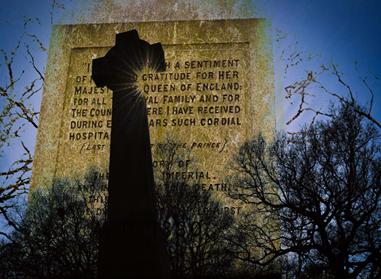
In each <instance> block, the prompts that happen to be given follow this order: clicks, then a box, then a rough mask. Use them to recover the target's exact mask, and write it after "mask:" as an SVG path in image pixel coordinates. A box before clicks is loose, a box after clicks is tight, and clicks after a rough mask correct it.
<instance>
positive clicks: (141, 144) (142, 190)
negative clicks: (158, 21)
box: [92, 30, 169, 278]
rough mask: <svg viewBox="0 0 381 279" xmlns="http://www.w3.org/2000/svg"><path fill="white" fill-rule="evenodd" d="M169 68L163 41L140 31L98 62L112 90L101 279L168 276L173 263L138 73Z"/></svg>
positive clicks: (101, 80) (124, 36)
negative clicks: (160, 220) (157, 192)
mask: <svg viewBox="0 0 381 279" xmlns="http://www.w3.org/2000/svg"><path fill="white" fill-rule="evenodd" d="M147 68H150V70H151V71H155V72H161V71H164V70H165V60H164V52H163V49H162V46H161V44H160V43H157V44H153V45H150V44H149V43H147V42H146V41H143V40H140V39H139V36H138V32H137V31H136V30H132V31H128V32H125V33H120V34H117V35H116V44H115V46H114V47H112V48H111V49H110V50H109V52H108V53H107V54H106V55H105V56H104V57H103V58H98V59H94V60H93V66H92V78H93V80H94V82H95V83H96V85H97V86H98V87H100V86H107V87H108V88H109V89H111V90H113V97H112V122H111V123H112V124H111V147H110V169H109V173H110V176H109V198H108V213H107V214H108V215H107V222H106V224H105V226H104V227H103V229H102V230H101V241H100V250H99V265H98V278H166V277H168V276H169V264H168V260H167V257H166V247H165V240H164V237H163V235H162V233H161V228H160V227H159V225H158V223H157V212H156V205H155V192H154V178H153V170H152V158H151V147H150V137H149V129H148V120H147V109H146V104H145V100H144V96H143V94H145V93H143V92H141V91H140V90H139V88H138V87H137V79H138V76H139V73H140V72H142V71H145V70H147Z"/></svg>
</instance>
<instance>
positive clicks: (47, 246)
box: [0, 170, 107, 278]
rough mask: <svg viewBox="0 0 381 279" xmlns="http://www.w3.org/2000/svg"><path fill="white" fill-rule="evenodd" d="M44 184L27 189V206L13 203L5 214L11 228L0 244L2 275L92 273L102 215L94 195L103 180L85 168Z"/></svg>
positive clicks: (103, 189)
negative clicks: (74, 175) (79, 173)
mask: <svg viewBox="0 0 381 279" xmlns="http://www.w3.org/2000/svg"><path fill="white" fill-rule="evenodd" d="M50 186H51V187H46V188H39V189H37V190H35V191H33V192H31V194H30V197H29V202H28V207H26V205H25V206H21V207H18V210H16V208H15V207H14V208H13V209H14V211H13V212H14V214H12V215H11V214H9V219H10V220H11V221H12V222H13V223H14V225H13V227H14V231H13V232H12V233H11V234H9V238H8V240H7V241H5V240H3V242H2V243H1V245H0V259H1V260H0V270H1V271H0V272H1V273H0V275H1V277H2V278H95V277H96V270H97V261H98V244H99V233H100V228H101V226H102V225H103V223H104V221H105V216H106V215H105V214H104V211H99V208H100V205H99V204H98V203H94V196H97V197H99V196H103V197H104V193H107V184H106V181H104V180H103V179H100V178H99V176H97V172H96V171H95V170H90V171H89V172H88V173H87V174H86V175H85V176H84V177H83V178H72V179H67V178H66V179H56V180H54V181H53V182H52V185H50ZM101 206H102V207H103V206H104V205H103V204H102V205H101ZM106 206H107V205H106Z"/></svg>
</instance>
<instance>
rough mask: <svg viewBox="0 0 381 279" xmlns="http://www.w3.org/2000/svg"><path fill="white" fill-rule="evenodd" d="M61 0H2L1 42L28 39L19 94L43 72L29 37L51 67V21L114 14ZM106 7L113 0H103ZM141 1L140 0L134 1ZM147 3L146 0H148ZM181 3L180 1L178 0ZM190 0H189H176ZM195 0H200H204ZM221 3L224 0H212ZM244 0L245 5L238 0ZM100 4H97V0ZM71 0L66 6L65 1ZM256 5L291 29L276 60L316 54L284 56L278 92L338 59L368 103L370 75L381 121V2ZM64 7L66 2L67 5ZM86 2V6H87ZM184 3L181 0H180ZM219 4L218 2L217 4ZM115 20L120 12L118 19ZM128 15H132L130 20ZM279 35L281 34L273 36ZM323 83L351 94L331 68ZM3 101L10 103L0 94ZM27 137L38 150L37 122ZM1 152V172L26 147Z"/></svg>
mask: <svg viewBox="0 0 381 279" xmlns="http://www.w3.org/2000/svg"><path fill="white" fill-rule="evenodd" d="M115 1H116V2H118V3H119V4H120V5H121V7H123V8H125V9H126V10H127V9H128V8H129V7H130V4H131V3H132V2H129V1H121V0H115ZM55 2H56V4H57V5H56V6H55V7H54V9H52V3H53V0H43V1H26V0H13V1H2V2H0V18H1V25H0V28H1V29H0V32H1V41H0V49H3V50H5V51H6V52H7V53H10V52H11V50H12V49H13V48H14V47H15V46H16V45H17V42H18V41H19V40H20V39H21V41H22V43H21V45H20V48H19V49H18V52H17V55H16V56H15V62H14V74H15V76H19V75H20V74H21V71H22V69H25V71H26V72H25V73H24V75H23V76H22V79H21V81H20V82H19V84H18V85H19V86H18V87H16V88H15V93H17V92H22V90H23V88H24V86H26V85H28V83H30V81H31V80H33V79H34V78H36V77H37V74H36V72H35V71H34V70H33V68H32V67H31V64H30V63H29V60H28V57H26V58H25V57H24V55H25V49H26V47H25V45H24V44H23V43H24V42H25V43H27V44H30V49H31V51H32V52H33V53H34V55H35V62H36V66H37V67H38V68H39V69H42V70H43V69H44V67H45V64H46V58H47V57H46V51H45V50H43V49H42V48H41V44H40V43H42V45H43V47H44V48H48V45H49V36H50V30H51V21H52V20H53V23H57V22H61V23H62V22H63V23H71V24H75V23H78V22H80V23H85V22H101V21H102V19H104V18H109V19H110V18H111V19H112V16H110V15H107V14H105V13H107V11H106V10H102V9H100V11H101V12H100V14H99V16H97V17H96V18H91V17H84V16H83V15H84V14H86V12H87V11H86V10H89V11H95V9H94V6H95V5H96V4H97V5H99V3H101V1H95V0H94V1H86V0H83V1H69V0H68V1H58V0H57V1H55ZM103 2H104V3H103V4H105V5H106V6H107V5H108V3H111V2H112V1H103ZM135 2H139V1H135ZM140 2H147V0H141V1H140ZM172 2H176V1H174V0H173V1H172ZM177 2H184V1H177ZM189 2H192V3H193V2H194V3H196V4H197V3H199V2H200V0H193V1H189ZM209 2H210V3H214V4H215V5H216V6H218V3H220V2H222V1H217V0H209ZM227 2H229V1H227ZM236 2H238V4H237V6H240V4H239V1H236ZM94 3H96V4H94ZM61 4H64V5H65V6H64V8H65V9H62V8H60V6H59V5H61ZM254 4H255V6H256V8H257V10H256V11H255V13H256V14H259V16H260V17H267V18H270V19H271V21H272V24H273V29H274V31H275V30H281V32H282V34H287V37H286V39H284V40H282V44H279V43H277V42H276V41H274V45H275V49H276V51H275V52H274V53H275V54H276V56H278V57H276V58H275V60H277V59H278V58H279V55H280V54H281V52H282V50H286V52H287V51H289V50H290V49H291V50H292V49H294V50H295V51H297V52H298V51H305V54H304V58H305V57H306V56H308V55H309V54H312V56H313V57H314V58H313V59H312V60H311V61H307V60H306V59H304V60H303V61H302V62H301V63H300V64H298V66H297V67H293V68H292V69H289V70H288V71H287V73H285V72H284V68H285V65H286V64H285V63H286V62H287V61H286V62H282V61H281V62H280V64H279V67H278V69H277V70H278V71H280V75H279V77H281V83H280V84H281V86H280V87H279V88H278V90H279V93H280V94H283V93H284V90H283V87H285V86H287V85H290V84H293V82H295V81H297V80H300V79H301V78H302V77H303V76H305V75H306V72H307V71H316V70H317V69H319V67H320V66H321V65H327V66H329V65H330V64H332V63H333V64H335V65H338V68H337V69H338V70H339V72H341V73H342V76H343V80H344V81H345V82H347V83H349V84H350V85H351V86H352V88H353V92H354V93H355V96H356V97H357V98H358V100H359V101H361V102H362V103H363V104H365V103H366V102H367V101H369V100H370V96H371V95H370V93H369V92H368V91H367V90H366V87H365V86H364V84H363V83H362V81H361V80H360V79H359V78H358V77H359V76H361V77H363V78H364V77H367V79H366V80H367V82H368V83H369V85H370V86H371V88H372V89H373V92H374V94H375V103H374V108H373V113H374V117H375V118H376V119H378V120H379V121H381V92H380V89H381V85H380V81H379V80H377V79H375V78H374V77H373V75H375V76H377V77H379V78H381V16H380V15H381V1H374V0H361V1H360V0H308V1H306V0H304V1H299V0H272V1H271V0H269V1H265V0H262V1H255V3H254ZM61 7H62V6H61ZM84 7H86V10H85V9H84ZM176 7H177V5H176ZM217 9H218V7H217ZM171 12H172V13H173V14H176V13H177V12H178V11H177V10H176V8H175V7H173V10H172V11H171ZM23 17H25V18H27V19H28V18H31V21H29V22H28V24H27V31H28V34H29V35H32V36H29V35H26V34H24V35H23V36H22V33H23V25H24V21H23ZM114 20H115V19H114ZM125 20H128V18H127V19H125ZM33 35H36V36H37V37H38V38H39V40H40V41H36V40H35V38H34V37H33ZM274 38H275V39H276V36H274ZM355 61H357V62H358V64H357V67H358V69H359V71H358V72H357V71H355ZM3 62H4V60H3V57H2V56H0V63H3ZM6 76H7V71H6V69H4V67H3V66H2V67H1V69H0V78H1V79H0V86H2V87H3V86H4V85H5V84H6ZM319 80H320V81H321V83H322V84H324V86H326V87H327V88H329V89H330V90H332V91H334V92H337V93H339V94H344V95H345V94H346V91H345V90H346V89H345V88H344V87H343V86H342V85H340V84H339V83H338V81H337V78H335V76H334V75H332V73H331V72H330V71H327V72H326V73H325V74H324V75H321V76H320V77H319ZM311 93H312V94H314V95H315V98H314V100H315V101H312V100H311V102H310V104H311V105H312V106H313V107H315V108H322V107H327V106H328V105H329V101H332V100H334V99H332V98H330V97H329V96H327V95H325V94H324V92H322V91H321V90H319V88H318V87H314V88H311ZM283 97H284V95H283V96H282V95H279V94H278V95H277V98H278V99H277V102H278V103H283V106H284V108H285V115H284V116H283V115H278V117H280V118H282V119H279V120H280V121H283V123H285V122H286V121H287V120H288V119H290V118H291V117H292V115H293V114H294V113H295V109H296V107H297V106H295V104H297V103H298V102H297V101H298V100H297V99H296V100H294V102H293V105H291V104H290V102H288V101H287V100H284V98H283ZM40 101H41V93H40V95H36V96H35V97H34V98H33V99H32V100H30V103H31V106H33V107H35V108H36V110H38V109H39V104H40ZM0 104H1V105H2V104H3V100H1V102H0ZM311 117H312V115H311V114H308V113H307V114H306V117H303V118H300V119H299V121H296V122H295V123H294V124H293V125H291V126H290V127H287V129H290V130H296V129H298V128H299V127H300V125H302V124H303V123H304V122H306V121H309V120H310V119H311ZM23 137H24V140H25V141H26V142H27V144H28V147H29V148H30V149H31V150H33V148H34V141H35V137H36V131H35V129H34V128H32V127H26V129H25V133H24V134H23ZM3 155H4V156H3V158H0V171H3V170H5V168H6V167H8V166H9V164H10V163H11V162H13V161H14V160H15V159H17V158H19V157H20V155H22V150H21V149H20V145H19V142H18V139H16V140H15V144H14V146H13V147H12V148H8V149H6V150H5V152H4V153H3Z"/></svg>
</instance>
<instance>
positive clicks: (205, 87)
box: [31, 19, 276, 249]
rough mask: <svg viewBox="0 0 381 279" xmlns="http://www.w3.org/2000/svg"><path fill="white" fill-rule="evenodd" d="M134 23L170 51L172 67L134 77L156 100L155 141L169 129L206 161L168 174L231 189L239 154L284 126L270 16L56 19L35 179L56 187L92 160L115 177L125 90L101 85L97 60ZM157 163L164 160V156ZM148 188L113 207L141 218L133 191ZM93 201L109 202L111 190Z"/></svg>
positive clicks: (205, 187)
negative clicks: (229, 169) (116, 132)
mask: <svg viewBox="0 0 381 279" xmlns="http://www.w3.org/2000/svg"><path fill="white" fill-rule="evenodd" d="M130 30H137V31H138V33H139V37H140V39H141V40H144V41H147V42H161V44H162V48H163V50H164V53H165V62H166V71H165V72H156V73H155V71H149V70H147V71H143V68H144V67H143V66H142V65H140V63H139V62H137V64H138V65H136V67H135V68H139V67H141V69H140V68H139V72H140V73H139V74H137V75H136V76H134V77H133V78H136V82H137V86H138V87H139V88H140V89H141V92H142V93H141V95H139V96H140V97H139V98H144V100H145V102H146V105H147V111H146V113H147V115H148V127H149V131H150V144H151V149H152V150H155V148H156V147H157V146H158V144H160V143H161V142H162V140H163V139H164V138H165V137H166V135H167V134H168V133H170V134H175V135H177V136H178V138H179V139H180V140H181V143H180V145H181V148H189V149H191V150H192V153H193V154H194V156H195V157H197V158H198V160H199V162H200V166H199V169H200V171H199V172H195V173H190V172H188V171H187V169H186V167H185V164H183V165H184V171H182V172H176V173H162V175H163V176H174V177H177V178H179V179H183V178H184V179H187V178H189V177H190V176H191V177H193V178H196V179H199V180H200V181H201V182H200V184H199V185H197V187H199V191H213V193H216V194H218V193H221V192H224V191H226V190H227V185H226V184H225V183H224V181H223V171H224V167H225V165H226V163H227V161H228V160H229V159H230V158H231V155H232V154H233V153H234V152H235V151H236V150H237V148H238V147H239V146H240V144H242V143H243V142H244V141H245V140H247V139H250V138H252V136H253V134H254V132H255V131H262V132H264V133H269V134H270V133H272V132H273V131H274V130H275V127H276V126H275V124H276V121H275V120H276V119H275V115H276V110H275V92H274V91H275V90H274V64H273V50H272V34H271V32H270V26H269V24H268V22H267V21H266V20H264V19H228V20H191V21H160V22H159V21H157V22H128V23H111V24H85V25H58V26H54V27H53V30H52V37H51V45H50V48H49V54H48V64H47V70H46V77H45V86H44V94H43V97H42V105H41V112H40V122H39V131H38V135H37V143H36V148H35V156H34V165H33V172H32V182H31V183H32V185H31V187H32V188H37V187H48V186H49V184H46V183H49V181H50V180H51V179H53V178H54V177H57V176H58V177H63V176H65V177H67V176H71V175H72V174H73V173H78V174H83V173H85V172H86V171H87V170H88V168H89V167H92V166H97V167H99V168H101V169H103V171H101V172H100V173H99V176H100V177H104V178H106V177H108V176H109V175H112V174H109V173H108V172H109V171H108V167H109V164H110V141H111V140H112V138H113V137H112V135H111V131H112V130H111V115H112V113H113V112H112V111H113V108H112V106H113V105H114V104H115V100H113V98H114V97H113V94H116V93H115V92H113V91H112V90H110V88H108V87H106V86H103V87H98V86H97V84H95V83H94V81H93V80H92V79H91V72H92V61H93V59H96V58H100V57H104V56H105V55H106V53H108V51H109V50H110V48H111V47H113V46H114V42H115V35H116V34H119V33H124V32H126V31H130ZM143 64H144V63H143ZM134 86H135V85H134ZM122 103H123V102H122V100H121V102H120V103H118V105H122ZM138 112H139V111H137V113H138ZM139 113H140V114H141V115H142V112H139ZM114 114H115V113H114ZM113 117H114V115H113ZM114 126H115V125H114V124H113V127H114ZM138 153H139V152H138ZM111 156H112V155H111ZM147 156H148V155H147ZM136 157H138V156H136ZM143 157H146V156H143ZM140 158H142V157H140ZM146 158H147V157H146ZM137 159H138V158H137ZM152 164H153V168H159V167H160V166H161V165H163V164H165V162H160V161H155V160H154V161H153V162H152ZM131 167H133V166H131ZM128 176H129V175H126V177H125V182H126V183H128V181H129V177H128ZM110 179H111V177H110ZM110 183H111V181H110ZM126 189H127V188H126ZM139 189H140V188H139ZM111 195H112V193H110V199H111V198H112V197H111ZM145 195H150V193H147V192H145V191H144V190H142V191H141V192H140V190H139V191H131V192H128V190H126V191H125V192H124V193H123V195H120V197H117V198H118V199H120V200H119V201H121V200H123V201H124V202H125V203H126V204H127V206H126V207H122V208H119V209H118V208H117V207H116V208H114V209H110V210H115V211H118V210H120V211H123V210H127V211H128V212H121V214H126V215H128V216H137V218H136V219H134V221H133V222H135V221H136V220H140V218H139V216H142V215H141V211H142V210H143V209H142V208H143V207H139V206H136V204H135V203H134V198H136V199H139V198H141V197H142V196H145ZM222 196H223V195H222ZM147 200H148V199H147ZM93 201H94V202H96V203H101V202H102V197H97V198H96V199H93ZM222 204H223V208H221V212H223V214H231V215H237V214H240V212H242V211H239V210H237V209H236V208H235V209H234V210H233V205H231V204H229V201H227V200H226V201H223V202H222ZM144 208H146V207H144ZM117 214H118V213H117ZM143 215H144V214H143ZM148 215H149V214H147V215H145V216H148ZM147 218H148V217H147ZM133 222H130V221H128V220H125V221H123V224H122V225H121V226H122V227H120V228H118V229H116V230H117V231H118V232H120V233H121V234H125V235H127V236H128V235H129V234H131V233H132V231H133V230H134V227H135V225H134V224H132V223H133ZM143 223H144V224H148V223H150V224H153V223H152V222H151V221H150V222H143ZM143 223H142V225H141V226H142V228H143V227H144V226H146V225H144V224H143ZM111 226H112V225H111ZM138 226H139V225H138ZM152 226H153V225H152ZM150 230H151V231H154V230H156V227H155V226H153V228H151V229H150ZM120 237H123V236H120ZM151 244H152V242H151ZM151 244H148V246H144V245H143V247H142V249H143V248H144V247H149V246H151ZM152 245H154V244H152ZM144 249H145V248H144Z"/></svg>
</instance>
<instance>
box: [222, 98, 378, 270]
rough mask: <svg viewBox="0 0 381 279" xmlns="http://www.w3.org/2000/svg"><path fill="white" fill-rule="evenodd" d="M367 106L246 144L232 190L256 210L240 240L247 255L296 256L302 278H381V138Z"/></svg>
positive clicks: (259, 259)
mask: <svg viewBox="0 0 381 279" xmlns="http://www.w3.org/2000/svg"><path fill="white" fill-rule="evenodd" d="M362 109H363V108H361V107H359V106H357V105H353V104H347V103H346V102H344V103H343V104H342V106H341V107H339V108H338V109H334V108H332V109H331V111H330V114H332V115H333V116H334V117H333V118H331V119H330V120H329V121H326V122H317V123H315V124H312V125H310V126H308V127H305V128H303V129H301V131H300V132H299V133H297V134H295V135H294V136H293V138H292V139H291V138H290V137H289V136H287V135H285V134H282V133H279V134H278V135H277V136H276V137H275V139H274V140H273V141H272V142H267V141H266V140H265V139H264V137H263V136H262V135H261V134H259V135H258V136H256V137H255V138H254V139H253V140H252V141H247V142H246V143H245V144H244V145H243V146H242V147H241V148H240V150H239V152H238V153H237V154H236V155H235V156H234V158H233V160H232V163H231V168H232V170H234V171H235V172H236V174H235V175H232V176H230V177H229V185H230V187H229V190H230V192H229V194H230V196H231V197H232V198H234V199H239V200H241V201H242V202H244V203H246V204H250V205H251V207H250V208H252V211H251V212H250V213H248V214H247V220H245V222H243V223H242V224H240V226H239V227H238V228H239V229H238V232H237V234H236V236H235V238H233V239H232V243H234V244H235V246H236V249H241V250H242V251H243V252H246V253H245V254H243V255H245V256H242V257H240V258H241V260H244V261H247V262H250V263H253V264H259V265H268V264H271V263H273V262H274V261H276V260H285V259H287V258H286V257H292V256H293V255H294V256H296V257H294V259H296V260H297V261H294V263H295V267H297V269H296V271H295V270H294V274H293V276H294V277H296V278H303V276H305V273H306V272H307V271H308V270H315V271H316V270H320V274H321V275H322V277H321V278H323V275H324V276H325V277H324V278H358V277H359V276H363V277H362V278H365V277H366V278H380V276H381V270H380V266H381V254H380V251H381V225H380V224H381V220H380V216H381V188H380V185H381V156H380V155H381V145H380V144H381V143H380V134H379V132H378V130H377V128H376V127H375V123H374V122H372V121H369V119H368V118H367V117H366V116H363V115H361V114H359V113H358V111H361V110H362ZM246 211H247V210H246ZM259 218H260V219H261V222H255V220H256V219H259ZM253 245H254V246H256V247H259V248H260V253H251V251H250V250H249V249H248V248H247V247H250V246H253ZM303 274H304V275H303ZM309 276H311V274H309Z"/></svg>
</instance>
